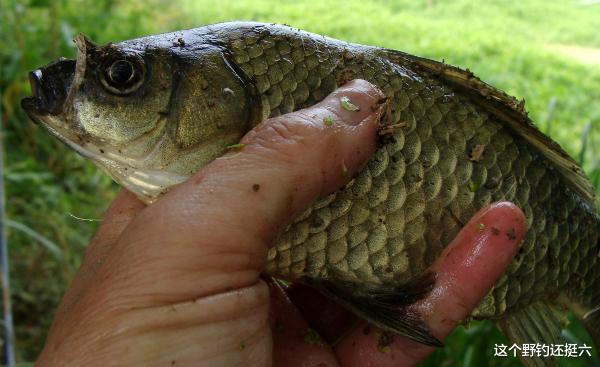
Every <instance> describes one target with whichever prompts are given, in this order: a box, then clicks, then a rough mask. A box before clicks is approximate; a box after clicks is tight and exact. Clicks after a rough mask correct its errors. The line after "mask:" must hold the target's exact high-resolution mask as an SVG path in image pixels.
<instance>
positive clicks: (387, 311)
mask: <svg viewBox="0 0 600 367" xmlns="http://www.w3.org/2000/svg"><path fill="white" fill-rule="evenodd" d="M302 282H303V283H306V284H308V285H310V286H312V287H314V288H315V289H317V290H319V291H320V292H321V293H323V294H325V295H326V296H328V297H329V298H331V299H333V300H335V301H336V302H337V303H339V304H340V305H342V306H344V307H345V308H347V309H348V310H350V311H351V312H353V313H354V314H356V315H357V316H359V317H361V318H363V319H365V320H367V321H368V322H370V323H372V324H373V325H375V326H377V327H379V328H381V329H382V330H384V331H388V332H392V333H396V334H400V335H403V336H406V337H408V338H410V339H412V340H414V341H417V342H419V343H422V344H425V345H430V346H435V347H442V346H443V343H442V342H441V341H439V340H438V339H437V338H435V337H434V336H433V335H431V332H430V331H429V328H428V327H427V324H426V323H425V321H424V320H423V319H422V318H421V316H420V315H419V314H417V313H415V312H414V311H411V310H410V309H409V308H407V306H409V305H411V304H413V303H414V302H415V301H417V300H419V299H421V298H423V297H425V296H427V294H429V291H431V289H432V288H433V285H434V283H435V276H434V274H433V273H427V274H425V275H424V276H422V277H420V278H418V279H416V280H415V281H412V282H410V283H408V284H406V285H404V286H399V287H395V286H388V285H381V284H374V283H369V284H366V283H362V282H361V283H357V282H353V281H351V280H346V279H343V278H341V277H340V278H336V277H333V278H331V277H329V278H327V279H324V278H303V279H302Z"/></svg>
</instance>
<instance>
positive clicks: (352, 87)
mask: <svg viewBox="0 0 600 367" xmlns="http://www.w3.org/2000/svg"><path fill="white" fill-rule="evenodd" d="M383 101H385V95H384V94H383V93H382V92H381V91H380V90H379V89H378V88H377V87H376V86H375V85H373V84H371V83H369V82H367V81H365V80H361V79H356V80H353V81H351V82H349V83H347V84H345V85H344V86H342V87H340V88H339V89H337V90H336V91H334V92H333V93H332V94H330V95H329V96H328V97H327V98H326V99H325V101H323V102H324V103H325V104H326V105H328V107H329V108H330V109H332V110H334V111H335V113H336V114H337V115H338V117H339V118H340V119H341V120H342V121H343V122H344V123H346V124H347V125H351V126H356V125H359V124H360V123H361V122H363V121H367V120H371V118H373V117H374V116H377V115H378V114H380V113H381V105H382V103H383Z"/></svg>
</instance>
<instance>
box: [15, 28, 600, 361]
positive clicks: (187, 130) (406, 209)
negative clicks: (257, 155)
mask: <svg viewBox="0 0 600 367" xmlns="http://www.w3.org/2000/svg"><path fill="white" fill-rule="evenodd" d="M75 41H76V44H77V47H78V56H77V60H76V61H73V60H59V61H57V62H55V63H52V64H50V65H48V66H46V67H44V68H41V69H39V70H36V71H35V72H33V73H32V74H31V83H32V89H33V90H34V91H35V93H34V94H35V95H34V96H33V97H30V98H26V99H24V100H23V103H22V104H23V107H24V108H25V110H26V111H27V113H28V114H29V116H31V117H32V119H34V120H35V121H37V122H39V123H40V124H42V125H44V126H46V127H48V128H49V130H50V132H51V133H53V134H54V135H55V136H57V137H58V138H59V139H60V140H62V141H64V142H65V143H66V144H67V145H69V146H70V147H72V148H73V149H75V150H76V151H78V152H79V153H81V154H82V155H84V156H85V157H87V158H90V159H91V160H93V161H94V162H95V163H96V164H98V165H99V166H100V167H101V168H103V169H104V170H105V171H106V172H108V173H109V174H110V175H111V176H112V177H113V178H114V179H115V180H116V181H117V182H119V183H120V184H122V185H124V186H125V187H127V188H128V189H129V190H131V191H132V192H134V193H136V194H137V195H138V196H139V197H140V198H141V199H142V200H145V201H146V202H148V203H151V202H152V201H154V200H155V199H156V198H158V197H159V196H160V195H162V194H163V193H165V192H166V191H168V189H169V188H170V187H172V186H173V185H175V184H177V183H180V182H182V181H184V180H185V179H186V178H187V177H189V176H190V175H191V174H192V173H193V172H196V171H198V170H199V169H201V168H202V167H203V166H205V165H206V164H208V163H209V162H210V161H212V160H213V159H215V158H217V157H218V156H219V155H221V154H222V153H223V152H224V151H225V150H226V149H227V148H226V147H227V146H228V145H230V144H234V146H238V147H239V149H241V148H243V146H239V144H237V145H235V143H236V142H238V141H239V139H240V138H241V137H242V136H243V135H244V134H245V133H246V132H247V131H248V130H249V129H250V128H251V127H252V126H254V125H256V124H257V123H259V122H260V121H262V120H264V119H267V118H269V117H275V116H279V115H281V114H286V113H289V112H292V111H296V110H298V109H302V108H305V107H309V106H311V105H313V104H315V103H317V102H319V101H321V100H322V99H323V98H325V97H326V96H327V95H329V94H330V93H331V92H332V91H334V90H335V89H336V88H338V87H339V86H341V85H343V84H345V83H347V82H349V81H351V80H353V79H357V78H361V79H365V80H368V81H370V82H371V83H374V84H376V85H377V86H378V87H379V88H380V89H381V90H382V91H383V92H384V94H385V95H386V97H387V103H386V105H385V106H386V108H385V114H384V116H383V119H382V121H381V130H380V133H381V134H382V135H383V136H382V138H381V144H380V146H379V148H378V150H377V151H376V152H375V154H374V155H373V156H372V157H371V159H370V160H369V162H368V163H367V165H366V167H365V168H364V169H363V170H362V171H361V172H360V173H358V175H357V176H356V177H354V178H353V179H352V180H351V181H350V183H348V184H347V185H346V186H345V187H344V188H342V189H341V190H339V191H337V192H335V193H333V194H331V195H328V196H326V197H323V198H320V199H319V200H317V201H316V202H315V203H314V204H313V205H312V206H311V207H310V208H309V209H307V210H306V211H305V212H304V213H303V214H302V215H300V216H299V217H298V218H297V219H296V220H295V221H294V222H293V223H292V224H290V225H289V226H288V228H286V230H285V232H284V233H283V234H282V235H281V237H280V238H279V239H278V240H277V241H276V243H275V244H274V246H273V247H272V248H271V249H270V251H269V253H268V264H267V268H266V272H267V273H269V274H271V275H274V276H275V277H279V278H284V279H288V280H298V281H303V282H305V283H308V284H310V285H313V286H315V287H316V288H318V289H319V290H321V291H322V292H324V293H325V294H326V295H328V296H330V297H331V298H333V299H334V300H336V301H338V302H339V303H340V304H341V305H343V306H346V307H347V308H348V309H350V310H351V311H353V312H355V313H356V314H357V315H359V316H361V317H363V318H365V319H367V320H368V321H370V322H371V323H373V324H375V325H377V326H379V327H380V328H382V329H383V330H386V331H391V332H395V333H399V334H402V335H405V336H408V337H410V338H412V339H414V340H417V341H419V342H422V343H426V344H429V345H439V341H437V340H436V339H435V338H433V337H432V336H431V334H430V333H429V331H428V329H427V327H426V323H425V321H424V320H420V319H418V317H415V315H411V314H407V313H405V312H403V311H402V310H403V308H402V307H405V306H407V305H409V304H411V303H412V302H415V301H416V299H418V297H422V295H423V294H426V290H427V289H429V288H428V287H430V286H431V284H432V279H431V278H430V277H428V276H427V273H426V269H427V268H428V267H429V266H430V265H431V264H432V263H433V261H435V259H436V258H437V257H438V256H439V254H440V253H441V251H442V250H443V249H444V247H445V246H447V245H448V244H449V243H450V242H451V241H452V240H453V239H454V237H455V236H456V234H457V233H458V232H459V230H460V229H461V228H462V227H463V226H464V225H465V224H466V223H467V222H468V221H469V220H470V219H471V217H472V216H473V215H474V214H475V213H476V212H477V211H478V210H479V209H481V208H482V207H485V206H486V205H488V204H490V203H492V202H496V201H505V200H506V201H512V202H514V203H515V204H517V205H518V206H519V207H520V208H521V209H522V210H523V212H524V213H525V216H526V219H527V227H528V232H527V234H526V236H525V238H524V240H523V243H522V246H521V248H520V249H519V251H518V254H517V255H516V256H515V258H514V260H513V261H512V262H511V263H510V265H509V266H508V268H507V269H506V271H505V272H504V274H503V275H502V276H501V277H500V279H499V280H498V281H497V283H496V285H495V286H494V287H493V288H492V289H491V290H490V292H489V293H488V294H487V296H486V297H485V298H484V299H483V301H482V302H481V304H480V305H479V306H478V307H477V309H476V310H475V311H474V312H473V316H474V317H482V318H492V319H494V320H495V322H496V324H497V325H498V326H500V328H501V329H502V330H503V331H504V333H505V334H506V335H507V336H508V337H509V339H510V340H511V342H513V343H517V344H524V343H531V342H536V343H545V344H556V343H559V337H560V329H561V328H562V327H563V326H564V325H563V324H562V323H563V320H564V318H563V313H564V312H562V311H560V310H558V309H557V308H556V307H555V306H556V305H565V306H567V307H570V308H571V309H572V310H574V311H575V313H576V314H577V315H578V316H579V317H581V318H582V320H583V323H584V325H585V326H586V329H587V330H588V331H589V332H590V334H591V336H592V339H593V340H594V342H595V344H596V345H597V346H600V331H599V330H600V308H599V306H600V244H599V241H598V240H599V238H598V236H599V233H600V217H599V216H598V215H597V213H596V201H595V197H594V192H593V188H592V186H591V184H590V182H589V180H588V179H587V178H586V177H585V176H584V175H583V173H582V171H581V169H580V168H579V167H578V166H577V164H576V163H575V162H574V160H573V159H572V158H570V157H568V155H567V154H566V153H565V152H564V151H563V150H562V149H561V148H560V147H559V146H558V145H557V144H556V143H554V142H553V141H551V140H550V139H549V138H548V137H546V136H545V135H543V134H542V133H540V132H539V130H537V129H536V128H535V127H534V126H533V125H532V124H531V121H530V120H529V118H528V116H527V114H526V113H525V112H524V106H523V103H520V102H518V101H516V100H515V99H514V98H512V97H510V96H508V95H506V94H505V93H504V92H502V91H499V90H497V89H495V88H493V87H491V86H489V85H487V84H485V83H483V82H482V81H481V80H479V79H478V78H476V77H475V76H474V75H473V74H472V73H471V72H470V71H468V70H461V69H458V68H456V67H453V66H450V65H447V64H444V63H443V62H442V63H439V62H435V61H432V60H428V59H424V58H420V57H417V56H413V55H409V54H405V53H402V52H399V51H393V50H386V49H382V48H377V47H370V46H362V45H355V44H349V43H346V42H342V41H337V40H333V39H330V38H326V37H322V36H319V35H315V34H311V33H306V32H303V31H300V30H297V29H293V28H290V27H286V26H279V25H273V24H259V23H224V24H217V25H211V26H207V27H202V28H197V29H191V30H185V31H179V32H173V33H167V34H162V35H155V36H148V37H144V38H140V39H136V40H131V41H125V42H122V43H118V44H109V45H106V46H98V45H96V44H94V43H93V42H91V41H89V40H88V39H86V38H85V37H84V36H82V35H80V36H78V37H77V38H76V40H75ZM123 65H127V66H128V70H129V71H130V74H131V75H129V76H130V78H129V79H125V78H121V79H123V80H117V81H115V80H113V79H112V76H111V74H110V73H108V74H107V71H111V70H113V69H112V68H113V67H117V69H119V70H123V69H122V67H123ZM125 72H126V71H125ZM126 76H127V75H126ZM134 125H135V126H134ZM107 126H110V128H107ZM342 166H343V162H340V174H343V172H342ZM255 191H256V190H255ZM261 192H262V193H265V191H264V190H263V191H261ZM490 227H491V228H485V227H484V228H479V227H478V228H479V229H480V230H484V231H491V232H492V233H493V234H494V233H495V232H494V231H496V232H498V233H496V234H497V235H501V236H507V237H508V238H511V237H513V236H514V234H513V233H511V232H510V230H505V232H499V231H498V230H497V229H495V228H494V227H493V226H490ZM523 362H524V363H526V364H527V365H528V366H544V365H547V363H548V361H547V360H541V359H539V358H527V359H523Z"/></svg>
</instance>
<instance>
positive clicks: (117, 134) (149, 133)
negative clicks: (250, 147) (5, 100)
mask: <svg viewBox="0 0 600 367" xmlns="http://www.w3.org/2000/svg"><path fill="white" fill-rule="evenodd" d="M169 38H170V37H169V36H168V35H159V36H150V37H146V38H140V39H137V40H131V41H125V42H122V43H119V44H110V43H109V44H107V45H103V46H99V45H96V44H94V43H93V42H91V41H90V40H89V39H87V38H86V37H85V36H83V35H79V36H77V37H76V39H75V43H76V45H77V58H76V60H69V59H62V58H61V59H59V60H57V61H55V62H53V63H51V64H49V65H47V66H45V67H42V68H40V69H38V70H35V71H33V72H31V73H30V84H31V89H32V91H33V96H32V97H28V98H25V99H23V101H22V106H23V108H24V109H25V111H26V112H27V114H28V115H29V116H30V118H31V119H32V120H33V121H34V122H36V123H38V124H40V125H42V126H44V127H45V128H46V129H47V130H48V131H49V132H50V133H51V134H53V135H54V136H56V137H57V138H58V139H59V140H61V141H62V142H64V143H65V144H67V145H68V146H69V147H71V148H72V149H74V150H75V151H77V152H78V153H79V154H81V155H83V156H84V157H86V158H88V159H90V160H92V161H93V162H94V163H95V164H97V165H98V166H99V167H100V168H102V169H103V170H104V171H105V172H107V173H108V174H109V175H110V176H111V177H112V178H113V179H114V180H115V181H117V182H118V183H119V184H121V185H123V186H125V187H126V188H128V189H129V190H130V191H132V192H134V193H135V194H137V196H138V197H139V198H140V199H142V200H144V201H145V202H152V201H153V200H155V199H156V198H157V197H159V196H160V195H161V194H163V193H164V192H166V191H167V190H168V189H169V188H170V187H172V186H174V185H176V184H178V183H180V182H182V181H185V180H186V179H187V178H188V177H189V176H191V175H192V174H193V173H194V172H196V171H197V170H199V169H200V168H202V167H203V166H204V165H206V164H208V163H209V162H211V161H212V160H214V159H215V158H217V157H218V156H220V155H221V154H223V152H224V151H225V149H226V147H227V146H228V145H231V144H233V143H236V142H237V141H239V139H240V138H241V137H242V136H243V135H244V134H245V133H246V132H247V131H248V130H250V129H251V127H252V126H253V125H255V124H256V122H257V121H256V118H257V116H259V115H261V112H260V111H258V110H259V109H260V106H258V104H256V103H254V97H253V96H252V91H251V90H250V88H249V86H248V83H245V82H244V79H243V78H242V77H241V76H240V73H239V72H238V71H236V69H235V67H234V66H232V65H231V64H230V63H229V62H228V59H227V55H226V50H225V49H223V48H220V47H219V46H218V45H214V44H211V43H210V42H203V41H202V40H201V39H200V40H197V41H196V42H195V43H194V44H193V45H190V46H189V47H184V45H185V43H184V41H183V40H181V39H180V42H179V43H177V42H172V41H171V40H170V39H169Z"/></svg>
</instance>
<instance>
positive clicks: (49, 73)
mask: <svg viewBox="0 0 600 367" xmlns="http://www.w3.org/2000/svg"><path fill="white" fill-rule="evenodd" d="M75 64H76V63H75V60H69V59H65V58H60V59H58V60H56V61H55V62H53V63H51V64H49V65H46V66H45V67H43V68H40V69H37V70H35V71H32V72H30V73H29V84H30V85H31V90H32V92H33V97H26V98H24V99H23V100H21V106H22V107H23V109H24V110H25V111H26V112H27V114H28V115H29V116H30V117H31V118H32V119H33V120H34V121H36V122H38V121H37V120H38V119H37V117H39V116H43V115H48V114H50V115H59V114H61V113H62V112H63V108H64V106H65V101H66V99H67V96H68V94H69V89H70V87H71V84H72V82H73V78H74V75H75Z"/></svg>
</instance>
